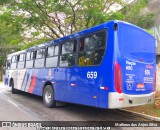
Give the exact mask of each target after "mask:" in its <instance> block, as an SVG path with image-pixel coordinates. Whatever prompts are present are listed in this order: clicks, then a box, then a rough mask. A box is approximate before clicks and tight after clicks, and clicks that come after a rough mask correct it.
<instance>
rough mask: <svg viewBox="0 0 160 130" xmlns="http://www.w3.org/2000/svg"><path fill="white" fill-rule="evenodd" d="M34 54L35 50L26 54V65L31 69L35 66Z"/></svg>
mask: <svg viewBox="0 0 160 130" xmlns="http://www.w3.org/2000/svg"><path fill="white" fill-rule="evenodd" d="M33 54H34V52H33V51H32V52H27V54H26V65H25V68H27V69H29V68H33V62H34V61H33Z"/></svg>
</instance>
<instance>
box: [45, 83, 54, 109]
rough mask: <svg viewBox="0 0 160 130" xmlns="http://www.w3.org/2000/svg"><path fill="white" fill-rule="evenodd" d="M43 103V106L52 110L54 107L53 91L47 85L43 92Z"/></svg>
mask: <svg viewBox="0 0 160 130" xmlns="http://www.w3.org/2000/svg"><path fill="white" fill-rule="evenodd" d="M43 102H44V104H45V106H47V107H49V108H52V107H54V106H56V105H55V104H56V101H55V100H54V90H53V87H52V86H51V85H47V86H46V87H45V88H44V91H43Z"/></svg>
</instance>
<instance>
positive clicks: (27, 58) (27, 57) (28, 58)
mask: <svg viewBox="0 0 160 130" xmlns="http://www.w3.org/2000/svg"><path fill="white" fill-rule="evenodd" d="M30 58H31V53H30V52H28V53H27V54H26V60H30Z"/></svg>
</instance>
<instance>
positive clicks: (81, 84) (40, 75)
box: [5, 21, 155, 109]
mask: <svg viewBox="0 0 160 130" xmlns="http://www.w3.org/2000/svg"><path fill="white" fill-rule="evenodd" d="M116 24H117V25H118V28H117V26H116V28H115V25H116ZM128 28H129V29H128ZM99 30H106V31H107V35H106V37H107V39H106V46H105V53H104V57H103V60H102V62H101V64H99V65H96V66H78V65H77V64H76V65H74V66H72V67H59V65H58V66H57V67H55V68H46V67H43V68H40V69H38V68H36V69H35V68H34V67H33V68H31V69H20V70H18V69H14V70H7V71H6V72H9V74H7V73H6V79H5V84H6V83H7V81H8V82H10V80H11V78H13V80H14V82H15V88H16V89H18V90H22V91H25V92H28V93H32V94H36V95H39V96H43V90H44V87H45V85H46V84H51V85H52V86H53V89H54V94H55V95H54V98H55V100H56V101H63V102H70V103H76V104H83V105H89V106H95V107H99V108H111V109H112V108H122V107H128V106H136V105H142V104H146V103H151V102H153V99H154V91H153V90H152V88H153V87H152V86H153V84H154V78H155V77H154V73H155V59H154V55H155V54H153V55H152V54H150V53H147V56H145V54H142V53H141V55H142V56H143V57H142V58H139V57H138V58H137V54H133V55H131V54H128V52H127V51H124V50H131V47H130V45H129V44H130V42H131V41H133V42H136V43H138V41H142V40H141V39H149V41H148V44H149V43H151V44H152V45H153V46H154V47H155V39H154V38H153V37H151V36H150V35H149V34H147V33H146V32H144V31H142V30H141V29H140V28H138V27H136V26H133V25H130V24H128V23H125V22H120V21H111V22H108V23H104V24H102V25H99V26H96V27H93V28H90V29H87V30H84V31H81V32H78V33H76V34H72V35H70V36H67V37H64V38H61V39H60V40H59V39H58V40H54V44H56V45H58V44H59V43H60V42H59V41H61V42H63V40H66V39H70V38H71V39H73V38H74V39H76V38H77V40H78V41H79V38H81V37H84V36H86V35H88V34H92V33H94V32H97V31H99ZM139 31H140V32H139ZM130 32H131V33H130ZM137 32H139V34H138V35H140V37H139V36H138V35H136V33H137ZM132 35H133V37H132ZM134 35H135V36H134ZM137 36H138V38H136V37H137ZM133 42H132V43H133ZM143 42H144V41H143ZM124 43H125V46H126V47H125V46H123V45H124ZM48 44H50V43H46V44H43V45H39V46H38V47H42V46H43V47H46V46H48ZM54 44H53V45H54ZM78 44H79V42H78ZM51 45H52V43H51ZM143 45H144V44H143ZM78 46H79V45H78ZM77 48H78V47H77ZM132 48H133V46H132ZM141 48H142V47H141ZM144 48H145V47H144ZM35 50H36V49H35ZM28 51H30V50H25V51H24V52H25V53H26V52H28ZM151 51H152V53H155V50H153V49H152V50H151ZM126 52H127V53H126ZM148 52H149V51H148ZM16 54H17V53H16ZM141 55H140V56H141ZM135 56H136V57H135ZM148 56H149V59H147V58H146V57H148ZM152 56H153V57H152ZM76 57H78V50H77V52H76ZM59 59H60V58H59ZM76 61H77V58H76ZM37 62H38V61H37ZM115 62H117V63H118V64H119V65H120V67H121V70H122V93H118V92H117V90H116V88H115V68H114V67H115ZM145 70H149V71H145ZM7 75H9V79H7ZM144 79H145V81H146V82H144ZM137 86H138V87H139V88H138V89H137ZM131 87H132V89H131ZM137 90H138V91H137ZM130 102H132V103H130Z"/></svg>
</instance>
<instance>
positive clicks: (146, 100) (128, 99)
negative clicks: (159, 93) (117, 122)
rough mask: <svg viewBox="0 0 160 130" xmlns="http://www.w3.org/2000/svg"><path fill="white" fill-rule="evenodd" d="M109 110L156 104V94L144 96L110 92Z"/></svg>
mask: <svg viewBox="0 0 160 130" xmlns="http://www.w3.org/2000/svg"><path fill="white" fill-rule="evenodd" d="M108 96H109V97H108V108H109V109H116V108H125V107H132V106H139V105H144V104H152V103H154V98H155V92H152V93H150V94H142V95H128V94H124V93H121V94H119V93H117V92H110V93H109V95H108Z"/></svg>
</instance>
